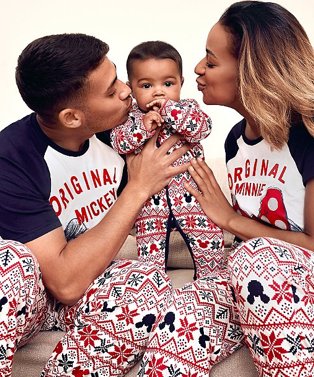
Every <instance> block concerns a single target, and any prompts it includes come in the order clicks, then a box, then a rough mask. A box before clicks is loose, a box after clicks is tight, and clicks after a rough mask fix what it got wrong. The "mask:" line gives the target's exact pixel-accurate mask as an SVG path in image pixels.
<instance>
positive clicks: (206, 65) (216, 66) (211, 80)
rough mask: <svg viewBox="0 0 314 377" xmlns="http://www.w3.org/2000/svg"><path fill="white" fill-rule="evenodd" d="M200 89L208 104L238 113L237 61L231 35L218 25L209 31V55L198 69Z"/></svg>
mask: <svg viewBox="0 0 314 377" xmlns="http://www.w3.org/2000/svg"><path fill="white" fill-rule="evenodd" d="M195 73H196V74H197V75H198V78H197V80H196V81H197V84H198V90H200V91H201V92H202V93H203V101H204V103H206V104H207V105H222V106H228V107H231V108H234V109H236V110H239V109H240V108H241V105H240V99H239V95H238V61H237V59H236V58H235V57H234V56H233V55H232V53H231V35H230V33H228V32H227V31H226V30H225V28H224V27H223V26H221V25H220V24H219V23H217V24H216V25H214V27H213V28H212V29H211V30H210V32H209V34H208V37H207V42H206V56H205V57H204V58H203V59H202V60H201V61H200V62H199V63H198V64H197V66H196V67H195Z"/></svg>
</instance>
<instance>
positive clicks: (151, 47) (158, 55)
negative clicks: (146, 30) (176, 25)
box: [126, 41, 182, 79]
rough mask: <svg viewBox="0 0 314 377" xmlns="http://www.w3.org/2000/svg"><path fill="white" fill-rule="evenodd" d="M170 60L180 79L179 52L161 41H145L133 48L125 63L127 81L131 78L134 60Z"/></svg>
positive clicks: (180, 59)
mask: <svg viewBox="0 0 314 377" xmlns="http://www.w3.org/2000/svg"><path fill="white" fill-rule="evenodd" d="M151 58H154V59H171V60H173V61H174V62H175V63H176V64H177V66H178V70H179V73H180V76H181V77H182V58H181V55H180V54H179V52H178V51H177V50H176V49H175V48H174V47H173V46H171V45H170V44H169V43H166V42H162V41H147V42H143V43H140V44H139V45H137V46H135V47H134V48H133V49H132V50H131V52H130V53H129V56H128V58H127V61H126V70H127V73H128V77H129V79H130V78H131V76H132V63H133V62H134V61H135V60H147V59H151Z"/></svg>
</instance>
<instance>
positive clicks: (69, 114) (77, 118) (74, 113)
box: [58, 108, 84, 128]
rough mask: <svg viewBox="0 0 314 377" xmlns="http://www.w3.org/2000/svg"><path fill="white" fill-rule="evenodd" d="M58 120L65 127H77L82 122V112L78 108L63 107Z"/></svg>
mask: <svg viewBox="0 0 314 377" xmlns="http://www.w3.org/2000/svg"><path fill="white" fill-rule="evenodd" d="M58 117H59V121H60V122H61V123H62V124H63V126H64V127H66V128H78V127H80V126H81V125H82V123H83V117H84V114H83V112H82V111H80V110H78V109H71V108H67V109H63V110H61V111H60V113H59V115H58Z"/></svg>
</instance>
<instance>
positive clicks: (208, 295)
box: [199, 291, 213, 302]
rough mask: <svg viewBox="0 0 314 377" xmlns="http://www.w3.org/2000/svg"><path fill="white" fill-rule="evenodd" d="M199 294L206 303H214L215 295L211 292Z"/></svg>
mask: <svg viewBox="0 0 314 377" xmlns="http://www.w3.org/2000/svg"><path fill="white" fill-rule="evenodd" d="M199 294H200V298H201V299H202V300H205V301H208V302H212V301H213V295H212V293H211V292H206V291H200V292H199Z"/></svg>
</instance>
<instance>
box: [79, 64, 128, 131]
mask: <svg viewBox="0 0 314 377" xmlns="http://www.w3.org/2000/svg"><path fill="white" fill-rule="evenodd" d="M85 85H86V89H85V91H84V94H83V98H82V111H83V113H84V128H85V129H87V130H88V131H89V132H90V133H91V134H94V133H96V132H101V131H105V130H110V129H112V128H114V127H116V126H118V125H119V124H121V123H124V122H125V121H126V120H127V118H128V113H129V110H130V108H131V104H132V99H131V97H130V93H131V90H130V88H129V87H128V86H127V85H126V84H125V83H123V82H122V81H120V80H118V79H117V73H116V67H115V65H114V64H113V63H112V62H111V61H110V60H109V59H108V58H105V59H104V61H103V62H102V63H101V64H100V65H99V66H98V67H97V68H96V69H95V70H94V71H92V73H91V74H90V75H89V76H88V81H87V83H86V84H85Z"/></svg>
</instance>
